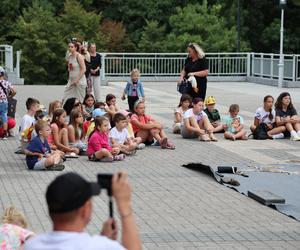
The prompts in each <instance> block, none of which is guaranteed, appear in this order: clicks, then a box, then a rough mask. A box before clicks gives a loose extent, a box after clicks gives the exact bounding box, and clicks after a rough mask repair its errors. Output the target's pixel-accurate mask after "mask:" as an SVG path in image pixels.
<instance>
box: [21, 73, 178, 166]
mask: <svg viewBox="0 0 300 250" xmlns="http://www.w3.org/2000/svg"><path fill="white" fill-rule="evenodd" d="M126 95H127V98H128V104H129V110H128V111H127V110H120V108H119V107H118V105H117V104H116V97H115V96H114V95H113V94H108V95H107V96H106V100H105V102H96V101H95V99H94V97H93V95H92V94H86V96H85V98H84V101H83V103H80V101H79V100H78V99H77V98H69V99H67V100H66V101H65V102H64V103H61V102H60V101H58V100H55V101H53V102H51V103H50V104H49V109H48V111H47V110H45V109H44V108H43V105H40V103H39V101H38V100H37V99H34V98H28V99H27V101H26V108H27V114H25V115H24V116H23V118H22V121H21V126H20V132H21V147H20V153H25V155H26V163H27V166H28V168H29V169H33V170H63V169H64V165H63V161H64V160H65V159H66V158H77V157H78V156H79V155H86V156H87V158H88V159H89V160H90V161H101V162H112V161H122V160H124V159H125V157H126V156H131V155H134V154H136V151H137V150H139V149H143V148H144V147H145V146H146V145H156V146H160V147H161V148H163V149H175V146H174V145H173V144H172V143H171V142H170V140H169V139H168V138H167V136H166V134H165V132H164V130H163V125H162V124H160V123H159V122H157V121H156V120H154V119H153V118H152V117H151V116H150V115H148V114H146V113H145V95H144V90H143V86H142V85H141V82H140V80H139V72H138V70H136V69H135V70H133V71H132V72H131V81H130V82H128V83H127V85H126V88H125V90H124V93H123V96H122V99H123V100H124V99H125V96H126Z"/></svg>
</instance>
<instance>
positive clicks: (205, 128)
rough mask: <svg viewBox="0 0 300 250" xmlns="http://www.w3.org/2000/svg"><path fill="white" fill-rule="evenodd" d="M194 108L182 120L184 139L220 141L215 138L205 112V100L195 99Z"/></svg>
mask: <svg viewBox="0 0 300 250" xmlns="http://www.w3.org/2000/svg"><path fill="white" fill-rule="evenodd" d="M192 104H193V108H190V109H188V110H187V111H186V112H185V113H184V115H183V120H182V129H181V135H182V137H183V138H198V139H199V140H200V141H205V142H208V141H218V139H217V138H216V137H215V136H214V133H213V130H214V128H213V126H212V125H211V124H210V122H209V119H208V117H207V114H206V113H205V112H204V111H203V106H204V103H203V99H202V98H194V100H193V102H192Z"/></svg>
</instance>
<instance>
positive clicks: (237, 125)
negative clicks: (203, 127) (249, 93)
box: [223, 104, 248, 141]
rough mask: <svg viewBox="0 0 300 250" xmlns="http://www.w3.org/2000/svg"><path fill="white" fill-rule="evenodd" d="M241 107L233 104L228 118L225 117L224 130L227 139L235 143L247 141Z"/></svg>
mask: <svg viewBox="0 0 300 250" xmlns="http://www.w3.org/2000/svg"><path fill="white" fill-rule="evenodd" d="M239 111H240V107H239V105H237V104H232V105H230V107H229V114H230V115H228V116H225V117H224V122H223V128H224V130H225V133H224V137H225V139H230V140H232V141H235V140H237V139H240V140H247V139H248V138H247V136H246V131H245V130H244V119H243V117H242V116H240V115H239Z"/></svg>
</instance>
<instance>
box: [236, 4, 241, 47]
mask: <svg viewBox="0 0 300 250" xmlns="http://www.w3.org/2000/svg"><path fill="white" fill-rule="evenodd" d="M236 21H237V39H236V52H240V43H241V4H240V0H237V15H236Z"/></svg>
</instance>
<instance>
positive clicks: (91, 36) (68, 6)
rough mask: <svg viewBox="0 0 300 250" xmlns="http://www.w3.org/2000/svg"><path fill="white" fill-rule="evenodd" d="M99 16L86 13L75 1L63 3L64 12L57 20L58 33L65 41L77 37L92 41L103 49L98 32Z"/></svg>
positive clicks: (101, 38) (102, 41) (101, 39)
mask: <svg viewBox="0 0 300 250" xmlns="http://www.w3.org/2000/svg"><path fill="white" fill-rule="evenodd" d="M100 22H101V15H100V14H96V13H95V12H87V11H86V10H85V9H84V8H83V6H82V5H81V4H80V3H78V2H77V1H75V0H67V1H66V2H65V8H64V12H63V14H62V15H61V17H60V19H59V23H60V33H61V35H62V37H63V39H65V41H67V40H68V38H70V37H77V38H79V39H80V40H83V39H84V40H87V41H93V42H95V43H96V44H97V45H98V46H100V47H103V44H104V39H103V34H102V32H101V30H100Z"/></svg>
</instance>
